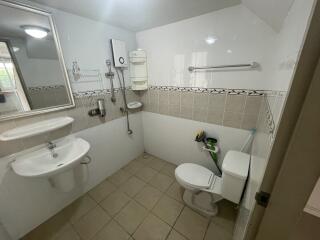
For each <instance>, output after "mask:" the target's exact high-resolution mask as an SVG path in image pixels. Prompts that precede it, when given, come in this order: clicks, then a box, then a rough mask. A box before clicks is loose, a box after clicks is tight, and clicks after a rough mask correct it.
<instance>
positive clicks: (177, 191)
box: [166, 182, 184, 203]
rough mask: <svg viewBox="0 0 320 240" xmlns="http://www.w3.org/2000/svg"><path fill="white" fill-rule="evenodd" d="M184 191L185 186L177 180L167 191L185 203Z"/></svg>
mask: <svg viewBox="0 0 320 240" xmlns="http://www.w3.org/2000/svg"><path fill="white" fill-rule="evenodd" d="M183 193H184V189H183V187H181V186H180V184H179V183H177V182H174V183H173V184H172V185H171V186H170V187H169V189H168V190H167V192H166V194H167V195H168V196H170V197H172V198H174V199H175V200H177V201H179V202H182V203H183V199H182V196H183Z"/></svg>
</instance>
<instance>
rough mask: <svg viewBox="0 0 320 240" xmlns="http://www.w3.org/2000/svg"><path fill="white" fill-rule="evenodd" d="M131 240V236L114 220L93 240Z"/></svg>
mask: <svg viewBox="0 0 320 240" xmlns="http://www.w3.org/2000/svg"><path fill="white" fill-rule="evenodd" d="M129 238H130V235H129V234H128V233H126V232H125V231H124V230H123V229H122V228H121V227H120V225H119V224H118V223H117V222H115V221H113V220H112V221H111V222H110V223H108V224H107V225H106V226H104V228H103V229H102V230H101V231H100V232H98V233H97V234H96V235H95V236H94V238H93V240H127V239H129Z"/></svg>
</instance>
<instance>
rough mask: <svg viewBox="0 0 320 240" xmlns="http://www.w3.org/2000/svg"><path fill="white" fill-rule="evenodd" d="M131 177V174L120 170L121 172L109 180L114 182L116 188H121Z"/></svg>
mask: <svg viewBox="0 0 320 240" xmlns="http://www.w3.org/2000/svg"><path fill="white" fill-rule="evenodd" d="M129 177H130V174H128V173H127V172H126V171H124V170H122V169H120V170H119V171H117V172H115V173H114V174H113V175H111V176H110V177H109V178H108V180H109V181H110V182H112V183H113V184H114V185H116V186H120V185H121V184H122V183H124V182H125V181H127V180H128V179H129Z"/></svg>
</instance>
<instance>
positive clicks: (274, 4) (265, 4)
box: [242, 0, 294, 31]
mask: <svg viewBox="0 0 320 240" xmlns="http://www.w3.org/2000/svg"><path fill="white" fill-rule="evenodd" d="M293 2H294V0H280V1H279V0H242V3H243V4H244V5H245V6H246V7H247V8H249V9H250V10H251V11H252V12H254V13H255V14H256V15H258V16H259V17H260V18H261V19H262V20H264V21H265V22H266V23H267V24H269V25H270V26H271V27H272V28H273V29H274V30H276V31H280V29H281V27H282V24H283V22H284V20H285V18H286V17H287V15H288V12H289V10H290V8H291V6H292V4H293Z"/></svg>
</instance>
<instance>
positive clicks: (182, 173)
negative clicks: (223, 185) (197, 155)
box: [175, 163, 214, 188]
mask: <svg viewBox="0 0 320 240" xmlns="http://www.w3.org/2000/svg"><path fill="white" fill-rule="evenodd" d="M175 175H176V177H177V178H179V180H181V181H183V182H184V183H186V184H188V185H190V186H192V187H194V188H209V187H210V186H211V183H212V180H213V176H214V174H213V172H211V171H210V170H209V169H207V168H205V167H202V166H200V165H198V164H194V163H184V164H181V165H179V166H178V167H177V168H176V170H175Z"/></svg>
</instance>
